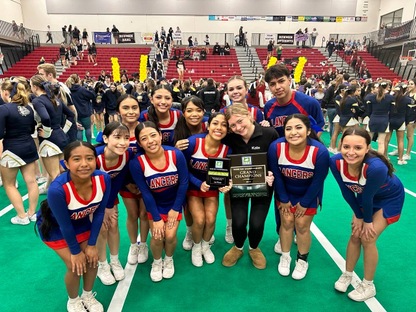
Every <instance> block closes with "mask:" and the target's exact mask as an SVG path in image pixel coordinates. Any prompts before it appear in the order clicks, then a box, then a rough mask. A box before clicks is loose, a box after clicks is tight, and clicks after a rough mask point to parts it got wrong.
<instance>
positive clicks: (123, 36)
mask: <svg viewBox="0 0 416 312" xmlns="http://www.w3.org/2000/svg"><path fill="white" fill-rule="evenodd" d="M118 42H119V43H136V40H135V39H134V32H129V33H126V32H121V33H119V34H118Z"/></svg>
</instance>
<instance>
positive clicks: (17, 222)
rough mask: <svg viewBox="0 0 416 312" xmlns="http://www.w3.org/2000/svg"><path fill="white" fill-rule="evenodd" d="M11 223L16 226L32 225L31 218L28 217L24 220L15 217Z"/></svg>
mask: <svg viewBox="0 0 416 312" xmlns="http://www.w3.org/2000/svg"><path fill="white" fill-rule="evenodd" d="M10 222H11V223H13V224H15V225H28V224H29V223H30V220H29V218H28V217H27V216H26V217H24V218H20V217H19V216H15V217H13V218H11V219H10Z"/></svg>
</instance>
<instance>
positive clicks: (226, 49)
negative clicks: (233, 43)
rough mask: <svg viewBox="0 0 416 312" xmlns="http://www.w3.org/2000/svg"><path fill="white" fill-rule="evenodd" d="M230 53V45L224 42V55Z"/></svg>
mask: <svg viewBox="0 0 416 312" xmlns="http://www.w3.org/2000/svg"><path fill="white" fill-rule="evenodd" d="M230 53H231V47H230V45H229V44H228V42H226V43H225V46H224V55H230Z"/></svg>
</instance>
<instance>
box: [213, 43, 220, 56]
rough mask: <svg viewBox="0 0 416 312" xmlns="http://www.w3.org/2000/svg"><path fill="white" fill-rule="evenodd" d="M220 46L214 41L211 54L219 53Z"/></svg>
mask: <svg viewBox="0 0 416 312" xmlns="http://www.w3.org/2000/svg"><path fill="white" fill-rule="evenodd" d="M220 48H221V47H220V45H219V44H218V42H216V43H215V45H214V48H213V49H212V55H220Z"/></svg>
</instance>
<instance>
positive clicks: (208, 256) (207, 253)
mask: <svg viewBox="0 0 416 312" xmlns="http://www.w3.org/2000/svg"><path fill="white" fill-rule="evenodd" d="M202 256H203V257H204V260H205V262H206V263H208V264H212V263H214V262H215V255H214V253H213V252H212V250H211V245H209V244H208V245H206V246H205V245H204V246H202Z"/></svg>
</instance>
